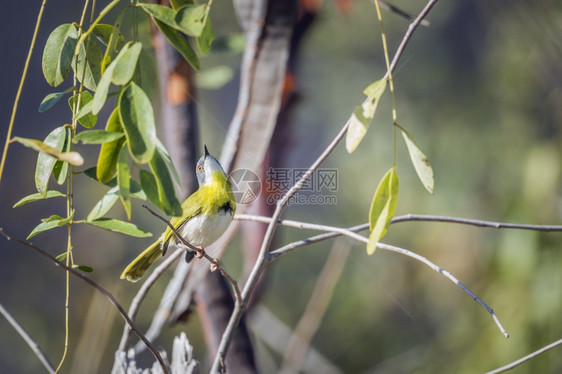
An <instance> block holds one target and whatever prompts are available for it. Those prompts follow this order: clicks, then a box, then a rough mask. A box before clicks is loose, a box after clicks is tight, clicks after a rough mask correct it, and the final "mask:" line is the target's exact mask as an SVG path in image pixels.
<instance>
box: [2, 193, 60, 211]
mask: <svg viewBox="0 0 562 374" xmlns="http://www.w3.org/2000/svg"><path fill="white" fill-rule="evenodd" d="M65 196H66V195H65V194H63V193H62V192H59V191H55V190H50V191H47V193H46V194H45V195H43V194H42V193H40V192H38V193H34V194H31V195H27V196H25V197H22V198H21V199H20V201H18V202H17V203H15V204H14V206H13V208H17V207H18V206H22V205H25V204H29V203H33V202H35V201H39V200H44V199H50V198H52V197H65Z"/></svg>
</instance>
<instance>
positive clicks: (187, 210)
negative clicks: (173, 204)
mask: <svg viewBox="0 0 562 374" xmlns="http://www.w3.org/2000/svg"><path fill="white" fill-rule="evenodd" d="M198 192H199V190H197V191H195V192H194V193H193V194H192V195H191V196H189V197H188V198H187V199H186V200H185V201H184V202H183V204H182V209H183V215H182V216H181V217H172V219H171V220H170V223H171V224H172V226H174V229H175V230H176V231H178V230H180V228H181V227H182V226H183V225H184V224H185V223H186V222H187V221H189V220H190V219H191V218H193V217H195V216H197V215H199V214H201V212H202V207H201V204H200V203H199V196H198V195H199V194H198ZM173 236H174V232H173V231H172V229H170V227H167V228H166V231H165V232H164V238H163V240H162V250H166V249H167V248H168V244H169V242H170V239H171V238H172V237H173Z"/></svg>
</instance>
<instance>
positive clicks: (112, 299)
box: [0, 228, 170, 374]
mask: <svg viewBox="0 0 562 374" xmlns="http://www.w3.org/2000/svg"><path fill="white" fill-rule="evenodd" d="M0 235H2V236H4V237H5V238H6V239H7V240H10V241H13V242H15V243H18V244H21V245H24V246H26V247H29V248H31V249H33V250H34V251H35V252H37V253H39V254H40V255H42V256H43V257H45V258H47V259H49V260H51V262H52V263H54V264H55V265H56V266H58V267H60V268H62V269H65V270H66V271H68V272H70V273H71V274H72V275H74V276H76V277H78V278H80V279H82V280H83V281H84V282H86V283H87V284H89V285H90V286H92V287H93V288H95V289H96V290H97V291H98V292H100V293H101V294H102V295H104V296H105V297H107V298H108V299H109V301H110V302H111V304H113V306H115V308H117V310H118V311H119V313H120V314H121V316H122V317H123V319H125V321H126V322H127V323H128V324H129V326H131V330H133V331H134V332H135V334H136V335H137V336H138V337H139V338H140V339H141V340H142V341H143V342H144V343H145V344H146V346H147V347H148V349H149V351H150V352H151V353H152V354H153V355H154V357H156V359H157V360H158V362H159V363H160V366H161V367H162V370H163V371H164V373H168V374H169V373H170V371H169V370H168V365H167V363H166V362H165V361H164V359H163V358H162V356H161V355H160V353H158V351H156V348H154V347H153V346H152V344H151V343H150V341H148V339H146V337H145V336H144V335H143V333H142V332H141V331H140V330H139V329H138V327H137V326H136V325H135V323H134V322H133V321H132V320H131V319H130V318H129V316H128V315H127V312H125V309H123V307H122V306H121V304H119V302H118V301H117V300H116V299H115V297H113V295H112V294H111V293H110V292H109V291H108V290H106V289H105V288H103V287H102V286H100V285H99V284H97V283H96V282H95V281H93V280H91V279H90V278H88V277H87V276H85V275H84V274H82V273H79V272H78V271H76V270H74V269H73V268H71V267H68V266H66V265H65V264H63V263H62V262H59V261H57V260H56V259H55V258H54V257H52V256H51V255H50V254H48V253H47V252H45V251H44V250H42V249H41V248H39V247H36V246H34V245H33V244H31V243H28V242H26V241H23V240H19V239H16V238H14V237H12V236H10V235H8V234H7V233H6V232H5V231H4V230H3V229H2V228H0Z"/></svg>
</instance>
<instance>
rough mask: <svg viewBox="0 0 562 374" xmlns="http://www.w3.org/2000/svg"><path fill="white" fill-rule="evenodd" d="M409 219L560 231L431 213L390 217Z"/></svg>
mask: <svg viewBox="0 0 562 374" xmlns="http://www.w3.org/2000/svg"><path fill="white" fill-rule="evenodd" d="M411 221H424V222H448V223H459V224H462V225H470V226H478V227H491V228H494V229H519V230H533V231H545V232H557V231H562V226H557V225H526V224H521V223H506V222H493V221H482V220H479V219H470V218H457V217H447V216H432V215H424V214H406V215H403V216H397V217H394V218H393V219H392V221H391V223H400V222H411Z"/></svg>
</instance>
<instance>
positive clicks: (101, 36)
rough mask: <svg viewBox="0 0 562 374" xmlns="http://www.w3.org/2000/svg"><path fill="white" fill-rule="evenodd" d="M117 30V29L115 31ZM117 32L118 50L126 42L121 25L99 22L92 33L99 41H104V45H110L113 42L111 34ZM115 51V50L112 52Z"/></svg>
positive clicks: (116, 46)
mask: <svg viewBox="0 0 562 374" xmlns="http://www.w3.org/2000/svg"><path fill="white" fill-rule="evenodd" d="M115 30H117V31H115ZM113 33H115V35H117V37H116V45H115V48H116V50H120V49H121V48H122V47H123V46H124V45H125V43H126V41H125V37H124V36H123V34H121V30H120V28H119V27H117V28H116V27H113V25H107V24H103V23H99V24H97V25H96V26H94V30H93V31H92V34H94V35H95V36H96V38H98V40H99V42H100V43H102V44H103V45H104V46H108V45H109V43H110V42H111V35H112V34H113ZM112 53H113V52H112Z"/></svg>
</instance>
